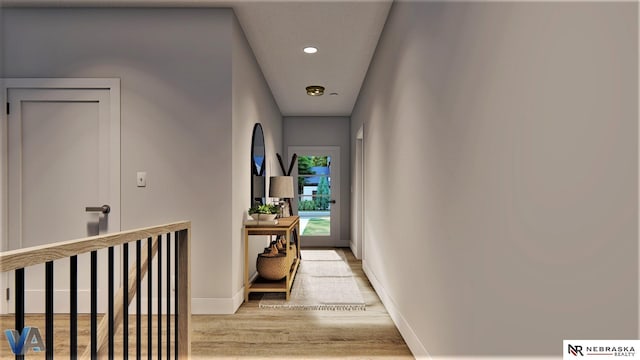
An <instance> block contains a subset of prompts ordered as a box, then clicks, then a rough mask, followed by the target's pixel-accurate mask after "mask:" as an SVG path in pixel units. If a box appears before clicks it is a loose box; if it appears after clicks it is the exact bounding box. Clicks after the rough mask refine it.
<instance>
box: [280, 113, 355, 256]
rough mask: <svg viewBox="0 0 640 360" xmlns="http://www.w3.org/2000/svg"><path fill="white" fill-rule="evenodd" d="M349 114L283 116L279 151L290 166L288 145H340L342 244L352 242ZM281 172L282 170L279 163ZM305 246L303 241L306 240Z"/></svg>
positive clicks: (347, 244) (346, 244)
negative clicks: (281, 143)
mask: <svg viewBox="0 0 640 360" xmlns="http://www.w3.org/2000/svg"><path fill="white" fill-rule="evenodd" d="M349 127H350V122H349V118H348V117H339V116H326V117H323V116H290V117H285V118H284V131H283V134H284V140H283V141H284V150H283V151H284V153H280V154H281V155H282V157H283V160H284V162H285V163H286V164H285V166H287V164H288V162H289V161H291V158H289V159H287V153H288V151H287V148H288V147H289V146H337V147H339V148H340V157H341V160H340V203H341V204H340V227H341V229H340V240H343V246H349V239H350V237H351V232H350V221H349V220H350V215H349V214H350V212H349V209H350V207H351V200H350V198H351V194H350V191H349V189H350V185H351V175H350V174H351V168H350V166H349V159H350V157H351V148H350V139H349V131H350V130H349V129H350V128H349ZM276 166H278V170H277V171H278V174H280V173H281V172H282V170H280V165H277V163H276ZM303 246H304V244H303Z"/></svg>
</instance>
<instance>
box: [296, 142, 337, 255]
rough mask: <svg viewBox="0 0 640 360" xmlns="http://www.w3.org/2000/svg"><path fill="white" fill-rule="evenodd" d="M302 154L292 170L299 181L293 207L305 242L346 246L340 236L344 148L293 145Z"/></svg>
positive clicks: (313, 244)
mask: <svg viewBox="0 0 640 360" xmlns="http://www.w3.org/2000/svg"><path fill="white" fill-rule="evenodd" d="M294 153H295V154H297V155H298V160H297V165H296V166H295V167H294V171H293V173H292V174H291V175H292V176H293V177H294V179H295V181H296V182H297V189H296V197H295V198H294V199H293V201H294V203H293V204H292V206H293V208H294V209H296V210H297V211H298V215H299V216H300V234H301V235H302V241H303V242H302V244H303V246H342V245H344V244H343V243H342V242H341V240H340V208H339V204H340V202H339V196H340V190H339V188H340V180H339V179H340V177H339V176H340V173H339V172H340V171H339V170H340V166H339V160H340V149H339V148H338V147H335V146H318V147H306V146H292V147H290V148H289V157H290V158H291V157H292V156H293V154H294Z"/></svg>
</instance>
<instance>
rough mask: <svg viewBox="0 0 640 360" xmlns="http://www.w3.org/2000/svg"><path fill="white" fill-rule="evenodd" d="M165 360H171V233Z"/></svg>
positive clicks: (168, 263)
mask: <svg viewBox="0 0 640 360" xmlns="http://www.w3.org/2000/svg"><path fill="white" fill-rule="evenodd" d="M167 359H171V233H168V234H167Z"/></svg>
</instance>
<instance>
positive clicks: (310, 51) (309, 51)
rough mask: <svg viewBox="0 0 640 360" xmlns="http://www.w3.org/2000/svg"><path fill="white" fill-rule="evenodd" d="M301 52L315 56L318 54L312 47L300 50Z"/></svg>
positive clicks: (315, 48)
mask: <svg viewBox="0 0 640 360" xmlns="http://www.w3.org/2000/svg"><path fill="white" fill-rule="evenodd" d="M302 51H304V52H305V53H307V54H315V53H317V52H318V48H317V47H313V46H307V47H306V48H304V49H302Z"/></svg>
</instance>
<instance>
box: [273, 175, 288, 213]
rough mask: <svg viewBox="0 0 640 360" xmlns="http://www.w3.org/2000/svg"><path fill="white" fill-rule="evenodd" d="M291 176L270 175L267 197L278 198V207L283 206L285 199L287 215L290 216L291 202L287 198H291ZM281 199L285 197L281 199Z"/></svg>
mask: <svg viewBox="0 0 640 360" xmlns="http://www.w3.org/2000/svg"><path fill="white" fill-rule="evenodd" d="M293 196H294V193H293V176H271V177H270V178H269V197H272V198H278V199H280V208H281V209H282V208H283V207H284V203H285V201H286V203H287V205H288V206H289V211H288V215H287V216H291V203H290V202H289V199H291V198H293ZM282 199H285V201H283V200H282ZM283 216H284V214H283V211H281V214H280V217H283Z"/></svg>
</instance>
